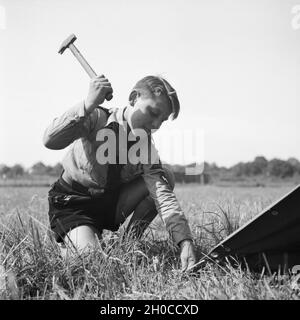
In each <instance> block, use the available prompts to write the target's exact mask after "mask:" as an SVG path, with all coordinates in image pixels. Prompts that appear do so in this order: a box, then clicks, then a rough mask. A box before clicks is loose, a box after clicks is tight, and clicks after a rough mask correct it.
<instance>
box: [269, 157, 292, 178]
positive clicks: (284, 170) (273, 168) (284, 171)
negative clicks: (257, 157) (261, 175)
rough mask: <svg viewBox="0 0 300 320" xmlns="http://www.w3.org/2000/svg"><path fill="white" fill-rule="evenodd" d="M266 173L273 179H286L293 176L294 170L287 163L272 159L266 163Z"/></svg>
mask: <svg viewBox="0 0 300 320" xmlns="http://www.w3.org/2000/svg"><path fill="white" fill-rule="evenodd" d="M267 172H268V173H269V175H271V176H274V177H279V178H287V177H291V176H293V175H294V173H295V168H294V167H293V166H292V165H291V164H290V163H289V162H288V161H283V160H280V159H272V160H271V161H269V163H268V168H267Z"/></svg>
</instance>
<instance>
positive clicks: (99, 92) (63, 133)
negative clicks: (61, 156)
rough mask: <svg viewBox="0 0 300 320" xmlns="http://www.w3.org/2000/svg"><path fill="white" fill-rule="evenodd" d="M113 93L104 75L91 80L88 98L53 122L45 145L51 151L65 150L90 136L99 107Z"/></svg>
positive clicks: (46, 135) (47, 131)
mask: <svg viewBox="0 0 300 320" xmlns="http://www.w3.org/2000/svg"><path fill="white" fill-rule="evenodd" d="M112 91H113V90H112V87H111V84H110V82H109V81H108V79H107V78H105V77H104V76H103V75H100V76H96V77H95V78H93V79H91V81H90V85H89V92H88V95H87V98H86V99H85V100H84V101H83V102H81V103H79V104H78V105H76V106H74V107H73V108H71V109H70V110H68V111H67V112H65V113H64V114H63V115H62V116H60V117H58V118H55V119H54V120H53V122H52V123H51V125H50V126H49V127H48V128H47V129H46V131H45V133H44V137H43V143H44V145H45V146H46V147H47V148H49V149H54V150H59V149H64V148H65V147H67V146H68V145H69V144H71V143H72V142H73V141H75V140H76V139H78V138H81V137H84V136H85V135H87V134H89V133H90V132H91V130H92V127H93V126H95V123H96V122H97V119H98V117H99V114H100V111H99V110H97V106H99V105H100V104H101V103H102V102H103V101H104V100H105V97H106V94H108V93H112Z"/></svg>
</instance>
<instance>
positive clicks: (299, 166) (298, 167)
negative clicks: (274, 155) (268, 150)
mask: <svg viewBox="0 0 300 320" xmlns="http://www.w3.org/2000/svg"><path fill="white" fill-rule="evenodd" d="M288 163H290V164H291V165H292V166H293V167H294V169H295V171H296V172H297V173H299V174H300V161H299V160H298V159H296V158H289V159H288Z"/></svg>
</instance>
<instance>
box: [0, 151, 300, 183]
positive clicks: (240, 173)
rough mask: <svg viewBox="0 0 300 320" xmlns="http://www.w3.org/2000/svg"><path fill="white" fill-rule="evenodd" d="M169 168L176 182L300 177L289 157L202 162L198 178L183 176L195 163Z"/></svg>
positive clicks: (13, 174) (9, 175)
mask: <svg viewBox="0 0 300 320" xmlns="http://www.w3.org/2000/svg"><path fill="white" fill-rule="evenodd" d="M164 165H166V166H168V167H169V168H170V169H172V171H173V172H174V175H175V179H176V182H184V183H189V182H200V183H204V184H206V183H209V182H211V181H212V180H215V179H222V178H227V179H229V180H230V179H238V178H249V177H250V178H251V177H259V176H263V177H274V178H280V179H285V178H291V177H294V176H297V177H298V176H300V162H299V160H298V159H296V158H289V159H288V160H282V159H277V158H275V159H271V160H267V159H266V158H265V157H263V156H258V157H256V158H255V159H254V160H253V161H249V162H239V163H237V164H235V165H233V166H231V167H228V168H227V167H219V166H218V165H217V164H216V163H207V162H205V163H204V170H203V172H202V173H201V174H199V175H194V176H193V175H186V168H187V167H193V166H195V164H190V165H188V166H184V165H170V164H166V163H165V164H164ZM62 170H63V168H62V165H61V164H60V163H57V164H56V165H54V166H50V165H45V164H44V163H43V162H41V161H39V162H37V163H35V164H34V165H33V166H32V167H30V168H29V169H25V168H24V167H23V166H22V165H21V164H15V165H13V166H7V165H4V164H2V165H0V178H2V179H15V178H22V177H24V176H26V177H30V176H53V177H58V176H59V175H60V174H61V172H62Z"/></svg>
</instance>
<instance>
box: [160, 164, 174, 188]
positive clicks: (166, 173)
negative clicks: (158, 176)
mask: <svg viewBox="0 0 300 320" xmlns="http://www.w3.org/2000/svg"><path fill="white" fill-rule="evenodd" d="M163 169H164V176H165V177H166V178H167V180H168V183H169V186H170V187H171V189H172V190H174V187H175V176H174V173H173V171H172V170H171V169H169V168H167V167H163Z"/></svg>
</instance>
